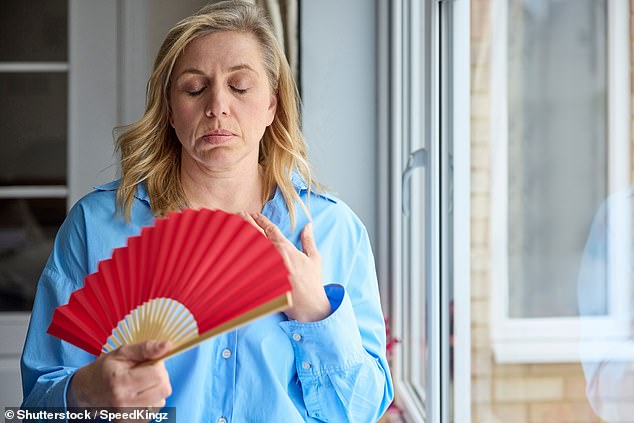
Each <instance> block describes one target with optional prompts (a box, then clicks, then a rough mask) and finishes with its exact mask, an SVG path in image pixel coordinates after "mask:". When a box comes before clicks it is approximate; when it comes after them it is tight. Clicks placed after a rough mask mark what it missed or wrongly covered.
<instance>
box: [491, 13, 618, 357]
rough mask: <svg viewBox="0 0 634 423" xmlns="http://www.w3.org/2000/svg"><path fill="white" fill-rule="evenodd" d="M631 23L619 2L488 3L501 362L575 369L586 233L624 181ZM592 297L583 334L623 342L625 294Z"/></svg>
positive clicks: (601, 291) (607, 287) (606, 291)
mask: <svg viewBox="0 0 634 423" xmlns="http://www.w3.org/2000/svg"><path fill="white" fill-rule="evenodd" d="M628 17H629V10H628V6H627V2H625V1H614V2H608V1H595V0H583V1H579V0H560V1H554V2H548V1H528V0H513V1H508V2H507V1H506V0H499V1H495V2H493V11H492V21H491V31H495V36H492V38H491V39H492V59H491V60H492V62H491V123H492V126H491V131H492V134H491V135H492V146H491V151H492V152H493V153H492V157H491V160H492V162H491V208H490V210H491V255H492V265H491V272H492V273H491V278H492V289H491V296H492V298H491V306H492V315H491V320H492V322H491V330H492V338H493V346H494V352H495V356H496V360H497V361H499V362H548V361H554V362H558V361H576V360H577V359H578V355H579V354H578V340H579V335H580V332H579V324H580V319H579V312H578V301H577V276H578V273H579V266H580V262H581V258H582V254H583V250H584V245H585V242H586V239H587V236H588V230H589V228H590V224H591V222H592V219H593V216H594V215H595V213H596V212H597V210H598V209H599V206H600V205H601V203H602V202H603V200H604V199H605V198H606V197H607V196H608V195H609V194H610V193H614V192H618V191H620V190H623V189H625V188H626V187H627V185H628V181H629V167H630V161H629V156H630V148H629V138H630V136H629V119H630V116H629V110H630V109H629V93H630V87H629V74H628V69H629V62H628V58H629V52H628V49H629V32H628V28H629V19H628ZM605 280H607V278H606V279H605ZM596 292H597V295H596V296H595V297H594V298H593V299H592V300H591V301H593V305H592V308H593V310H595V312H596V313H595V314H596V316H595V317H592V318H591V319H590V320H592V321H591V322H589V323H590V324H591V325H593V328H592V330H591V332H592V333H594V334H596V336H597V337H604V338H614V337H616V338H618V337H619V336H621V335H624V334H625V333H626V332H627V322H626V319H625V316H627V313H626V311H627V307H628V305H627V304H628V301H627V297H628V294H627V292H628V287H627V284H626V283H622V284H607V283H605V284H604V285H603V286H602V287H599V288H597V289H596ZM586 319H587V318H586ZM586 323H587V322H586ZM584 331H588V328H586V329H584Z"/></svg>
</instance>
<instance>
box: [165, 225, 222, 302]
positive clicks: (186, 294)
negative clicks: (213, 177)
mask: <svg viewBox="0 0 634 423" xmlns="http://www.w3.org/2000/svg"><path fill="white" fill-rule="evenodd" d="M228 218H229V215H227V214H225V213H214V214H213V215H212V218H211V219H210V222H209V229H207V230H206V234H207V238H206V240H205V241H206V242H202V243H201V244H200V245H198V246H197V248H195V249H194V253H193V254H192V257H191V261H190V262H191V265H189V266H187V267H185V271H184V272H183V274H182V277H180V278H179V279H178V281H177V283H178V289H177V290H175V292H177V295H178V298H180V299H181V300H182V301H181V302H182V303H183V304H187V302H188V300H189V299H191V298H195V297H196V296H197V295H199V293H196V285H195V283H194V281H195V280H198V279H199V278H198V277H197V276H196V275H198V274H199V273H201V272H202V273H206V272H207V269H208V266H209V265H210V264H212V263H213V259H214V257H212V256H211V248H212V246H213V244H214V242H216V239H217V234H218V232H219V231H220V230H221V229H223V228H225V223H226V221H227V219H228ZM179 301H180V300H179Z"/></svg>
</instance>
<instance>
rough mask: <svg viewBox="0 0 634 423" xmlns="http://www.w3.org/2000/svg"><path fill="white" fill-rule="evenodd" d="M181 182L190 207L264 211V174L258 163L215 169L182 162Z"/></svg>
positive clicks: (227, 210) (231, 211)
mask: <svg viewBox="0 0 634 423" xmlns="http://www.w3.org/2000/svg"><path fill="white" fill-rule="evenodd" d="M184 156H185V155H183V159H185V157H184ZM185 160H187V159H185ZM181 184H182V186H183V191H184V192H185V197H186V199H187V206H188V207H190V208H193V209H200V208H207V209H212V210H216V209H220V210H223V211H226V212H228V213H238V212H240V211H246V212H249V213H253V212H261V211H262V207H263V202H262V186H263V177H262V174H261V170H260V166H259V165H257V164H255V165H253V166H245V167H243V168H239V169H229V170H222V171H212V170H209V169H205V168H203V167H202V166H200V165H199V164H197V163H192V162H183V163H182V164H181Z"/></svg>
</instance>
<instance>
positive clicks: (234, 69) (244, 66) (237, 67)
mask: <svg viewBox="0 0 634 423" xmlns="http://www.w3.org/2000/svg"><path fill="white" fill-rule="evenodd" d="M245 69H246V70H249V71H251V72H253V73H254V74H256V75H257V76H260V75H259V74H258V73H257V72H256V70H255V69H253V68H252V67H251V66H249V65H247V64H246V63H243V64H239V65H235V66H231V67H230V68H229V69H227V71H228V72H237V71H239V70H245ZM187 73H191V74H194V75H202V76H205V75H206V74H205V72H203V71H201V70H200V69H197V68H187V69H185V70H184V71H182V72H181V73H180V74H179V75H178V76H177V77H176V79H179V78H180V77H181V76H183V75H185V74H187Z"/></svg>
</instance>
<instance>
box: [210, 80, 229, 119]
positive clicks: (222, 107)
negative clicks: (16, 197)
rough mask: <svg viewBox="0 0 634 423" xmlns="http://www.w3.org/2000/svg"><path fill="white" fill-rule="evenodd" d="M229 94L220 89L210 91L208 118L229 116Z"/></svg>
mask: <svg viewBox="0 0 634 423" xmlns="http://www.w3.org/2000/svg"><path fill="white" fill-rule="evenodd" d="M229 100H230V97H229V95H228V93H226V92H225V90H223V89H222V88H220V87H216V88H214V89H210V90H208V98H207V103H206V108H205V115H207V117H216V118H217V117H220V116H228V115H229Z"/></svg>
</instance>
